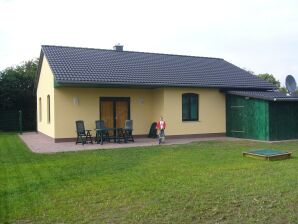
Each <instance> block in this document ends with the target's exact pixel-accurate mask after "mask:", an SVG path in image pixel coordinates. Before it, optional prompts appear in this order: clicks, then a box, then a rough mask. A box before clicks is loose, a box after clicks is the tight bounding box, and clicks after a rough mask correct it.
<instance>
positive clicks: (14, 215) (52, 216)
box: [0, 134, 298, 223]
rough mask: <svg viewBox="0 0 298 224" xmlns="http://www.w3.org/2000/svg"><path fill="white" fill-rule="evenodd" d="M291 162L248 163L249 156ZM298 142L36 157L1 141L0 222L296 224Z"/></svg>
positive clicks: (17, 143)
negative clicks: (272, 154)
mask: <svg viewBox="0 0 298 224" xmlns="http://www.w3.org/2000/svg"><path fill="white" fill-rule="evenodd" d="M257 148H274V149H282V150H288V151H292V152H293V153H294V156H293V158H292V159H289V160H283V161H274V162H268V161H260V160H254V159H250V158H245V157H242V154H241V152H242V151H244V150H248V149H257ZM297 154H298V142H287V143H278V144H267V143H258V142H249V141H239V142H238V141H237V142H198V143H193V144H187V145H174V146H160V147H143V148H130V149H116V150H96V151H88V152H87V151H86V152H72V153H57V154H48V155H46V154H34V153H32V152H31V151H29V150H28V149H27V147H26V146H25V145H24V144H23V143H22V142H21V140H20V139H19V138H18V136H16V135H13V134H1V135H0V223H297V222H298V221H297V220H298V159H297V157H296V156H297Z"/></svg>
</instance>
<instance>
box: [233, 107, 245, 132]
mask: <svg viewBox="0 0 298 224" xmlns="http://www.w3.org/2000/svg"><path fill="white" fill-rule="evenodd" d="M244 109H245V107H244V106H242V105H237V106H233V105H232V106H231V108H230V112H231V118H232V119H231V120H230V129H231V130H230V132H231V134H232V135H233V136H235V137H243V136H244V133H245V128H244V124H245V112H244Z"/></svg>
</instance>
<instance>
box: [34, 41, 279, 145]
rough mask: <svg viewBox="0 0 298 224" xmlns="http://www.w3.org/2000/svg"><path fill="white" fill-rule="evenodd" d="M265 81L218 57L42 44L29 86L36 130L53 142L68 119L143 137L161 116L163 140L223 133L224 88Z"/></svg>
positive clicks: (65, 136) (64, 133)
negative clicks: (129, 124)
mask: <svg viewBox="0 0 298 224" xmlns="http://www.w3.org/2000/svg"><path fill="white" fill-rule="evenodd" d="M273 89H274V86H273V85H271V84H270V83H268V82H266V81H264V80H262V79H260V78H258V77H256V76H254V75H252V74H250V73H248V72H247V71H245V70H243V69H241V68H239V67H236V66H235V65H233V64H231V63H229V62H227V61H225V60H223V59H220V58H208V57H194V56H182V55H171V54H157V53H143V52H132V51H124V50H123V47H122V46H119V45H118V46H116V47H115V48H114V50H102V49H91V48H78V47H61V46H48V45H44V46H42V48H41V55H40V61H39V69H38V74H37V81H36V94H37V130H38V132H40V133H43V134H45V135H47V136H49V137H51V138H53V139H54V140H55V142H59V141H69V140H73V139H74V138H75V136H76V132H75V121H76V120H84V121H85V126H86V129H91V130H94V128H95V120H98V119H102V120H104V121H105V123H106V125H107V126H108V127H122V126H123V125H124V121H125V120H126V119H132V120H133V122H134V135H135V136H144V135H147V133H148V131H149V128H150V125H151V123H152V122H153V121H156V120H158V119H159V117H160V116H163V117H164V119H165V120H166V121H167V130H166V134H167V135H168V136H176V137H178V136H218V135H225V133H226V120H227V119H226V111H227V110H226V91H268V90H273Z"/></svg>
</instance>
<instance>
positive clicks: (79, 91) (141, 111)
mask: <svg viewBox="0 0 298 224" xmlns="http://www.w3.org/2000/svg"><path fill="white" fill-rule="evenodd" d="M74 97H75V98H77V99H78V101H79V103H78V104H77V105H76V104H74V102H73V98H74ZM100 97H130V117H131V119H132V120H133V126H134V134H147V133H148V131H149V128H150V125H151V123H152V111H153V108H152V105H153V102H152V90H146V89H129V88H70V87H64V88H56V89H55V114H56V117H55V118H56V120H55V127H56V132H55V137H56V138H71V137H75V135H76V133H75V121H76V120H84V123H85V128H86V129H90V130H94V128H95V120H99V118H100V108H99V98H100ZM93 134H94V132H93Z"/></svg>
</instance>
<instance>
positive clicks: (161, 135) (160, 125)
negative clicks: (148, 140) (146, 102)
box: [156, 117, 166, 144]
mask: <svg viewBox="0 0 298 224" xmlns="http://www.w3.org/2000/svg"><path fill="white" fill-rule="evenodd" d="M165 128H166V122H165V121H164V120H163V117H160V120H159V121H158V122H157V124H156V129H157V130H158V131H159V135H158V144H161V143H162V142H164V141H165Z"/></svg>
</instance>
